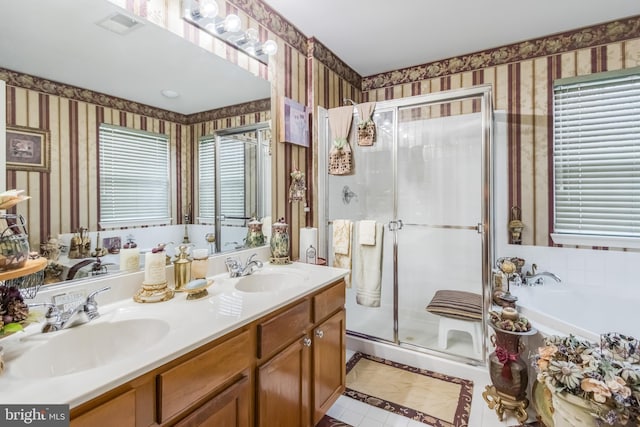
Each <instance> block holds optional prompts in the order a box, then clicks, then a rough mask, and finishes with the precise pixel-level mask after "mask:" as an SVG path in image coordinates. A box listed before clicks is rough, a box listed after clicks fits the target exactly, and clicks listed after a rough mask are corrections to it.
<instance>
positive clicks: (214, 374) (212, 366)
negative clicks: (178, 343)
mask: <svg viewBox="0 0 640 427" xmlns="http://www.w3.org/2000/svg"><path fill="white" fill-rule="evenodd" d="M251 348H252V346H251V335H250V333H249V331H245V332H242V333H241V334H240V335H237V336H235V337H233V338H230V339H229V340H227V341H224V342H222V343H220V344H218V345H216V346H215V347H213V348H211V349H210V350H207V351H205V352H204V353H202V354H200V355H198V356H194V357H193V358H192V359H190V360H188V361H186V362H184V363H182V364H180V365H178V366H176V367H174V368H172V369H169V370H168V371H166V372H164V373H162V374H160V375H158V391H159V398H160V405H159V410H160V411H159V412H160V413H159V418H160V420H159V421H160V422H161V423H162V422H165V421H166V420H168V419H169V418H171V417H173V416H174V415H176V414H177V413H179V412H180V411H182V410H184V409H186V408H188V407H189V406H190V405H192V404H193V403H195V402H196V401H197V400H198V399H201V398H203V397H205V396H206V395H207V394H209V393H211V392H212V391H213V390H215V389H216V388H218V387H219V386H220V385H222V384H223V383H224V382H226V381H228V380H230V379H231V378H233V377H234V376H236V375H238V374H240V372H242V371H243V370H244V369H246V368H247V367H249V366H250V364H251Z"/></svg>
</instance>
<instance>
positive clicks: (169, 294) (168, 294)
mask: <svg viewBox="0 0 640 427" xmlns="http://www.w3.org/2000/svg"><path fill="white" fill-rule="evenodd" d="M173 294H174V292H173V289H170V288H169V287H167V282H163V283H156V284H153V285H150V284H146V283H144V282H143V283H142V288H140V289H138V292H136V293H135V295H133V300H134V301H135V302H140V303H145V302H162V301H168V300H170V299H171V298H173Z"/></svg>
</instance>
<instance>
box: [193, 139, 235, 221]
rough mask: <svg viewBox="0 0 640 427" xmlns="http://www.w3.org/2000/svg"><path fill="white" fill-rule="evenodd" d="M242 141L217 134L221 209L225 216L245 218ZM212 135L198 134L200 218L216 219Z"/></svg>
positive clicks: (214, 154) (202, 219)
mask: <svg viewBox="0 0 640 427" xmlns="http://www.w3.org/2000/svg"><path fill="white" fill-rule="evenodd" d="M244 150H245V148H244V144H243V143H242V142H241V141H238V140H237V139H234V138H233V137H232V136H229V137H221V138H220V165H219V167H220V174H219V179H220V213H221V214H222V215H223V216H225V217H236V218H244V217H245V216H246V213H245V198H246V191H245V152H244ZM215 156H216V151H215V136H214V135H207V136H203V137H202V138H200V145H199V157H198V165H199V178H198V179H199V192H198V199H199V219H200V221H201V222H213V221H214V220H215V217H216V215H215V188H216V187H215V182H216V181H215V180H216V173H215V172H216V170H215V164H216V162H215V159H216V157H215Z"/></svg>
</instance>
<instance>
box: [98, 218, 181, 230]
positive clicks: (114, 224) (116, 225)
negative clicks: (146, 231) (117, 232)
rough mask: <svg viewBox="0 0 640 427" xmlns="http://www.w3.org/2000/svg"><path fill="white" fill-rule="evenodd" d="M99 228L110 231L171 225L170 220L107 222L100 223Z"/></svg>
mask: <svg viewBox="0 0 640 427" xmlns="http://www.w3.org/2000/svg"><path fill="white" fill-rule="evenodd" d="M99 224H100V228H101V229H103V230H110V229H114V228H137V227H144V226H151V225H171V218H163V219H149V220H140V221H107V222H100V223H99Z"/></svg>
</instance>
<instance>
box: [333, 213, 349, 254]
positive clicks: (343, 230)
mask: <svg viewBox="0 0 640 427" xmlns="http://www.w3.org/2000/svg"><path fill="white" fill-rule="evenodd" d="M350 246H351V221H349V220H348V219H336V220H335V221H333V252H334V253H336V254H341V255H348V254H349V252H350V250H349V249H350V248H349V247H350Z"/></svg>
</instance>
